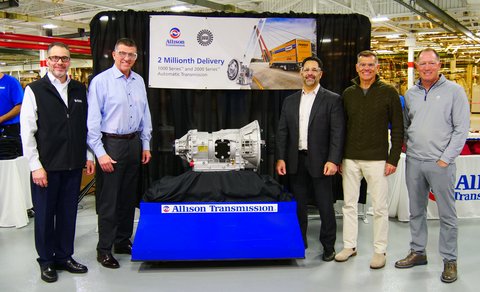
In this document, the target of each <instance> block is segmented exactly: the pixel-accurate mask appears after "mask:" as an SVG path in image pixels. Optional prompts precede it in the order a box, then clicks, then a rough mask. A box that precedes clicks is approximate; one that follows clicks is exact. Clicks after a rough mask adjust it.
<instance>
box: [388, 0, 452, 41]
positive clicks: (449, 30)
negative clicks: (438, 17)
mask: <svg viewBox="0 0 480 292" xmlns="http://www.w3.org/2000/svg"><path fill="white" fill-rule="evenodd" d="M393 1H395V2H397V3H398V4H400V5H403V6H405V7H407V8H408V9H410V10H412V11H413V12H415V13H416V14H418V15H420V16H421V17H423V18H425V19H426V20H428V21H430V22H431V23H434V24H435V25H437V26H438V27H440V28H442V29H444V30H446V31H448V32H450V33H454V32H453V31H452V30H451V29H449V28H448V27H446V26H445V25H443V24H441V23H439V22H437V21H435V20H434V19H432V18H431V17H429V16H428V15H426V14H425V13H423V12H421V11H419V10H417V9H416V8H415V7H413V6H411V5H409V4H407V3H405V2H403V0H393Z"/></svg>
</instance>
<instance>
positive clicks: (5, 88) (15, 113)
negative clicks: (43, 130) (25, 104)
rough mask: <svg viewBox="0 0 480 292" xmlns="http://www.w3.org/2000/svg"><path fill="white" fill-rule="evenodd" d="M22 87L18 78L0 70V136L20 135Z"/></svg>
mask: <svg viewBox="0 0 480 292" xmlns="http://www.w3.org/2000/svg"><path fill="white" fill-rule="evenodd" d="M22 101H23V89H22V86H21V85H20V82H18V80H17V79H16V78H14V77H12V76H10V75H6V74H3V73H2V72H0V136H8V137H19V136H20V108H21V107H22Z"/></svg>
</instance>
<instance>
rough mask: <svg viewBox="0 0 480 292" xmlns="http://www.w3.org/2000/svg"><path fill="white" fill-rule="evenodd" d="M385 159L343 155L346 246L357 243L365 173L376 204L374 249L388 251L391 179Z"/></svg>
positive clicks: (380, 251) (344, 232)
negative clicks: (388, 178)
mask: <svg viewBox="0 0 480 292" xmlns="http://www.w3.org/2000/svg"><path fill="white" fill-rule="evenodd" d="M385 163H386V162H385V161H384V160H354V159H344V160H343V165H342V168H343V169H342V173H343V174H342V177H343V196H344V201H345V205H344V206H343V208H342V210H343V244H344V248H355V247H357V237H358V210H357V209H358V198H359V196H360V182H361V180H362V177H365V180H366V181H367V185H368V190H369V193H370V197H371V199H372V205H373V212H374V216H373V245H374V248H375V253H385V252H386V249H387V235H388V205H387V197H388V180H387V177H386V176H385Z"/></svg>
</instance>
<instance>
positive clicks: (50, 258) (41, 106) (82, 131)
mask: <svg viewBox="0 0 480 292" xmlns="http://www.w3.org/2000/svg"><path fill="white" fill-rule="evenodd" d="M47 55H48V57H47V65H48V72H47V74H45V76H44V77H43V78H41V79H40V80H37V81H35V82H33V83H30V84H29V85H28V86H27V87H26V89H25V96H24V103H23V105H25V106H22V110H21V113H20V124H21V127H20V128H21V135H22V143H23V149H24V156H25V157H26V158H27V160H28V163H29V165H30V170H31V171H32V180H31V182H32V201H33V206H34V208H35V247H36V249H37V253H38V259H37V261H38V263H39V264H40V271H41V278H42V280H44V281H45V282H55V281H56V280H57V270H66V271H68V272H70V273H86V272H87V267H85V266H84V265H81V264H79V263H77V262H76V261H75V260H74V259H73V258H72V255H73V242H74V239H75V222H76V219H77V205H78V194H79V191H80V183H81V180H82V169H83V168H84V167H85V161H86V167H87V171H86V172H85V173H86V174H88V175H89V174H92V173H93V170H94V164H93V153H91V152H89V153H87V91H86V88H85V85H84V84H83V83H80V82H78V81H75V80H72V79H70V78H69V77H68V75H67V73H68V68H69V67H70V60H71V59H70V52H69V49H68V47H67V46H66V45H65V44H63V43H58V42H56V43H52V44H51V45H50V46H49V47H48V51H47ZM87 156H88V160H87Z"/></svg>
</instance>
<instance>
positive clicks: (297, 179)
mask: <svg viewBox="0 0 480 292" xmlns="http://www.w3.org/2000/svg"><path fill="white" fill-rule="evenodd" d="M322 66H323V63H322V61H321V60H320V59H318V58H317V57H308V58H306V59H305V60H304V61H303V63H302V69H301V71H300V76H301V77H302V79H303V89H302V90H301V91H299V92H296V93H294V94H292V95H291V96H289V97H287V98H286V99H285V101H284V103H283V108H282V114H281V116H280V121H279V123H278V131H277V137H276V147H277V149H276V150H277V158H278V161H277V172H278V174H279V175H285V174H287V173H288V174H289V176H290V185H291V192H292V193H293V197H294V198H295V200H296V201H297V217H298V222H299V224H300V230H301V232H302V237H303V241H304V244H305V248H307V247H308V244H307V225H308V214H307V198H308V194H309V191H310V189H312V188H313V190H314V192H315V197H316V200H317V206H318V210H319V213H320V218H321V221H322V225H321V228H320V242H321V243H322V245H323V248H324V253H323V260H324V261H332V260H333V259H334V257H335V239H336V231H337V224H336V221H335V210H334V208H333V194H332V176H333V175H334V174H335V173H336V172H337V168H338V166H339V165H340V163H341V162H342V151H343V140H344V133H345V118H344V111H343V105H342V101H341V98H340V95H338V94H336V93H333V92H331V91H329V90H326V89H325V88H322V87H321V86H320V78H321V77H322V74H323V72H322ZM287 165H288V168H287Z"/></svg>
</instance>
